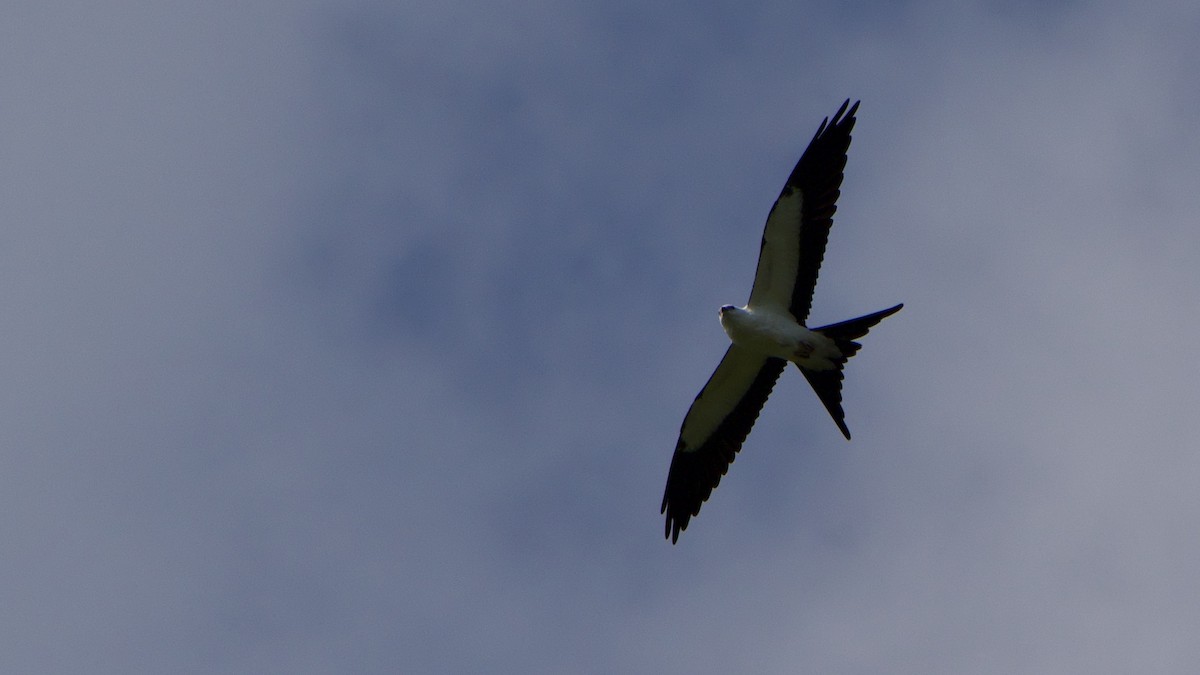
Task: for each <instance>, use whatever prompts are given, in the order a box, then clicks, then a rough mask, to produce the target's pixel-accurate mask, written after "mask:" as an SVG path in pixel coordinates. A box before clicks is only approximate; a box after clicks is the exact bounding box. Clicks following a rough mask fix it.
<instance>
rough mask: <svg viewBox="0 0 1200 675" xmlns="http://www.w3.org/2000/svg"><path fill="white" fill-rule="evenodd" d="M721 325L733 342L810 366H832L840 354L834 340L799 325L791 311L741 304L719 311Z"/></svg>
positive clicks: (822, 368)
mask: <svg viewBox="0 0 1200 675" xmlns="http://www.w3.org/2000/svg"><path fill="white" fill-rule="evenodd" d="M721 327H722V328H724V329H725V334H726V335H728V336H729V339H730V340H731V341H733V343H734V344H736V345H738V346H741V347H745V348H746V349H750V350H752V351H754V352H756V353H759V354H763V355H765V356H774V357H776V358H780V359H784V360H787V361H792V362H794V363H797V364H798V365H802V366H804V367H805V368H810V369H812V370H825V369H826V368H830V367H832V366H833V363H832V361H831V359H833V358H836V357H838V356H840V352H839V351H838V348H837V345H836V344H834V342H833V340H830V339H829V338H827V337H825V336H824V335H821V334H820V333H815V332H813V331H811V330H809V329H808V328H805V327H804V326H802V325H800V323H799V322H797V321H796V319H795V318H793V317H792V315H791V314H789V313H787V312H779V311H773V310H771V309H767V308H751V307H748V306H747V307H741V308H736V309H732V310H726V311H723V312H721Z"/></svg>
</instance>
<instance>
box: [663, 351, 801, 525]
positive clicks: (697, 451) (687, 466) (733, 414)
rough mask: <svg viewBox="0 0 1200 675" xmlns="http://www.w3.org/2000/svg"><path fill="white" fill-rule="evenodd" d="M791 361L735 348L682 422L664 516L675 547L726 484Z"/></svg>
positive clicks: (693, 403)
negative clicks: (723, 482)
mask: <svg viewBox="0 0 1200 675" xmlns="http://www.w3.org/2000/svg"><path fill="white" fill-rule="evenodd" d="M786 365H787V362H786V361H783V360H781V359H776V358H769V357H764V356H761V355H759V354H755V353H753V352H750V351H747V350H746V349H744V348H741V347H738V346H737V345H731V346H730V347H729V350H728V351H726V352H725V356H724V357H723V358H722V359H721V363H720V365H718V366H717V369H716V371H714V372H713V374H712V377H710V378H709V379H708V383H707V384H705V385H704V388H703V389H701V390H700V393H699V394H698V395H697V396H696V400H695V401H693V402H692V407H691V408H689V409H688V413H687V415H686V416H685V417H684V418H683V426H682V427H681V428H680V430H679V441H678V442H676V444H675V454H674V455H673V456H672V457H671V469H670V471H668V472H667V489H666V491H665V493H664V494H663V502H662V511H661V512H662V513H665V514H667V522H666V536H667V537H670V539H671V541H672V543H674V542H676V541H678V540H679V533H680V532H681V531H683V530H685V529H687V526H688V521H689V520H691V518H692V516H694V515H696V514H697V513H699V512H700V505H701V504H703V503H704V501H705V500H707V499H708V496H709V495H710V494H712V491H713V488H715V487H717V484H719V483H720V482H721V476H724V475H725V472H726V471H728V470H729V465H730V464H731V463H732V462H733V459H734V456H735V455H736V454H737V452H738V450H740V449H741V447H742V443H743V442H745V440H746V436H748V435H749V434H750V428H751V427H753V426H754V422H755V420H757V419H758V413H759V412H760V411H761V410H762V407H763V404H764V403H766V401H767V397H768V396H770V395H771V389H772V388H773V387H774V386H775V381H776V380H777V379H779V374H780V373H782V372H783V369H784V367H785V366H786Z"/></svg>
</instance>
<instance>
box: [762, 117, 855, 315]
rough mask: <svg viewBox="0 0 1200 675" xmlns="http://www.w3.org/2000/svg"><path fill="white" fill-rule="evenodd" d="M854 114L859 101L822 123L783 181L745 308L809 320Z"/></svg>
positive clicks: (764, 236)
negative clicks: (782, 311) (771, 309)
mask: <svg viewBox="0 0 1200 675" xmlns="http://www.w3.org/2000/svg"><path fill="white" fill-rule="evenodd" d="M857 111H858V102H855V104H854V105H853V106H851V105H850V100H849V99H846V102H845V103H843V104H842V107H841V108H839V109H838V111H837V114H835V115H834V116H833V118H832V119H828V118H827V119H826V120H824V121H823V122H821V126H820V127H819V128H818V129H817V133H816V135H815V136H813V139H812V142H810V143H809V144H808V148H807V149H806V150H805V151H804V154H803V155H801V156H800V160H799V161H798V162H796V166H795V168H793V169H792V173H791V175H790V176H788V179H787V183H786V184H785V185H784V186H783V191H782V192H781V193H780V194H779V199H777V200H775V204H774V205H773V206H772V207H771V213H770V214H769V215H768V216H767V224H766V227H765V228H764V230H763V238H762V245H761V247H760V250H759V258H758V269H757V271H756V273H755V275H754V287H753V288H752V289H751V291H750V305H752V306H767V305H775V306H777V307H779V308H781V309H782V308H786V309H787V310H788V311H789V312H791V314H792V316H794V317H795V318H796V321H799V322H800V323H802V324H803V323H804V321H805V320H806V319H807V318H808V312H809V310H810V309H811V307H812V296H813V289H814V288H815V287H816V285H817V273H818V272H820V270H821V261H822V260H823V259H824V257H825V244H826V242H828V240H829V228H830V227H832V226H833V214H834V212H835V211H837V199H838V196H839V195H841V187H842V175H843V174H842V172H843V170H844V169H845V167H846V151H847V149H849V147H850V132H851V130H853V129H854V123H855V121H856V119H857V118H856V117H855V116H854V114H855V112H857Z"/></svg>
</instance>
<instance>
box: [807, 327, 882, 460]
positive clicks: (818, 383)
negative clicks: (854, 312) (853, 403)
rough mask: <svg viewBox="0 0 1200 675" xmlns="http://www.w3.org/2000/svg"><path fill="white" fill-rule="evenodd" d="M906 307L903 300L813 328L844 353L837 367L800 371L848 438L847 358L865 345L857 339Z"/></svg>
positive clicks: (836, 364)
mask: <svg viewBox="0 0 1200 675" xmlns="http://www.w3.org/2000/svg"><path fill="white" fill-rule="evenodd" d="M903 307H904V305H903V304H899V305H896V306H895V307H891V308H888V309H884V310H880V311H878V312H875V313H873V314H868V315H866V316H860V317H858V318H857V319H850V320H849V321H842V322H840V323H833V324H829V325H828V326H821V327H820V328H813V329H812V330H813V331H815V332H817V333H820V334H822V335H824V336H825V337H827V338H830V339H832V340H833V341H834V343H835V344H837V347H838V350H839V351H841V353H842V357H841V358H840V359H836V360H835V361H834V365H835V366H836V367H835V368H833V369H831V370H809V369H807V368H804V367H801V368H800V372H802V373H804V378H805V379H807V380H808V383H809V384H810V385H812V388H813V391H815V392H817V397H818V398H820V399H821V403H823V404H824V405H825V409H826V410H828V411H829V415H830V416H831V417H833V422H834V424H837V426H838V429H841V430H842V435H843V436H845V437H846V440H850V430H849V429H847V428H846V413H845V412H844V411H843V410H842V377H843V374H842V369H843V368H844V367H845V365H846V361H847V360H849V359H850V357H851V356H854V355H855V354H857V353H858V350H859V349H861V348H862V345H861V344H859V343H857V342H855V340H857V339H859V338H861V337H862V336H864V335H866V334H867V332H868V331H870V330H871V328H873V327H874V326H875V324H877V323H879V322H880V321H883V320H884V319H886V318H887V317H889V316H891V315H893V314H895V313H896V312H899V311H900V310H901V308H903Z"/></svg>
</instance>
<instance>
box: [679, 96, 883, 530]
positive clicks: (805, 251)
mask: <svg viewBox="0 0 1200 675" xmlns="http://www.w3.org/2000/svg"><path fill="white" fill-rule="evenodd" d="M857 110H858V103H855V104H854V105H853V106H851V105H850V101H849V100H847V101H846V102H845V103H843V104H842V107H841V108H840V109H838V111H837V114H835V115H834V116H833V118H832V119H826V120H825V121H823V122H822V123H821V126H820V128H818V129H817V133H816V135H815V136H814V137H813V139H812V142H811V143H809V145H808V149H806V150H805V151H804V154H803V155H801V157H800V161H798V162H797V163H796V167H795V168H794V169H792V173H791V175H790V176H788V179H787V183H786V184H785V185H784V186H783V191H782V192H781V193H780V195H779V199H777V200H775V205H774V206H772V207H771V213H770V214H769V215H768V216H767V224H766V227H765V229H764V231H763V238H762V246H761V249H760V251H759V257H758V268H757V270H756V272H755V275H754V287H753V288H752V289H751V291H750V301H749V302H747V303H746V306H745V307H740V308H739V307H734V306H733V305H725V306H724V307H722V308H721V313H720V316H721V326H722V327H723V328H724V329H725V332H726V333H727V334H728V335H729V338H730V340H731V342H732V344H731V345H730V346H729V349H728V350H727V351H726V352H725V356H724V357H723V358H722V359H721V363H720V364H719V365H718V366H717V369H716V371H715V372H713V374H712V377H710V378H709V380H708V383H707V384H705V385H704V388H703V389H701V390H700V393H699V394H698V395H697V396H696V400H695V401H694V402H692V407H691V408H690V409H689V410H688V412H687V415H686V416H685V417H684V418H683V426H682V428H681V429H680V431H679V441H678V442H677V443H676V444H675V454H674V456H672V458H671V469H670V471H669V472H668V474H667V488H666V493H665V494H664V495H663V502H662V512H663V513H665V514H666V517H667V522H666V535H667V537H668V538H670V539H671V541H672V542H675V541H678V539H679V533H680V532H681V531H683V530H685V529H687V526H688V521H689V520H691V518H692V516H694V515H696V514H697V513H699V512H700V505H701V504H703V503H704V501H705V500H707V499H708V497H709V495H710V494H712V491H713V488H715V487H717V484H718V483H720V482H721V476H724V475H725V472H726V471H727V470H728V469H729V465H730V463H732V462H733V459H734V456H735V455H736V454H737V452H738V450H740V449H741V447H742V443H743V442H744V441H745V440H746V436H747V435H748V434H749V433H750V428H751V427H753V426H754V421H755V420H757V419H758V413H759V411H760V410H762V407H763V404H764V403H766V400H767V397H768V396H770V394H771V389H772V387H774V386H775V381H776V380H778V379H779V375H780V373H782V372H783V371H784V368H785V367H786V366H787V364H788V362H789V361H790V362H792V363H795V364H796V366H797V367H798V368H799V369H800V372H801V373H803V374H804V377H805V378H806V379H807V380H808V382H809V384H810V385H812V388H813V390H814V391H816V393H817V396H818V397H819V398H820V399H821V403H822V404H824V406H825V409H826V410H828V411H829V414H830V415H831V416H832V417H833V421H834V423H835V424H837V426H838V429H840V430H841V432H842V434H843V435H844V436H845V437H846V438H847V439H849V438H850V430H849V429H848V428H847V427H846V422H845V413H844V412H843V411H842V368H843V366H845V364H846V360H847V359H849V358H850V357H851V356H853V355H854V354H855V353H856V352H857V351H858V349H859V347H860V346H861V345H859V344H858V343H857V342H855V340H857V339H858V338H861V337H862V336H864V335H866V334H867V331H868V330H870V329H871V327H872V326H874V325H875V324H877V323H879V322H880V321H882V320H883V319H884V318H885V317H887V316H889V315H891V314H894V313H896V312H898V311H900V308H901V307H903V305H896V306H895V307H891V308H889V309H885V310H882V311H879V312H875V313H874V314H868V315H866V316H863V317H859V318H857V319H851V320H849V321H843V322H841V323H835V324H831V325H828V326H822V327H820V328H812V329H810V328H807V327H806V326H805V322H806V320H807V319H808V312H809V309H810V308H811V306H812V295H813V288H814V287H816V285H817V273H818V271H820V268H821V260H822V258H823V257H824V255H825V243H826V241H828V238H829V228H830V227H831V226H832V225H833V214H834V212H835V211H836V210H837V199H838V196H839V195H840V194H841V185H842V170H843V169H844V168H845V166H846V150H847V148H849V147H850V131H851V130H852V129H853V128H854V122H855V117H854V113H855V112H856V111H857Z"/></svg>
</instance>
